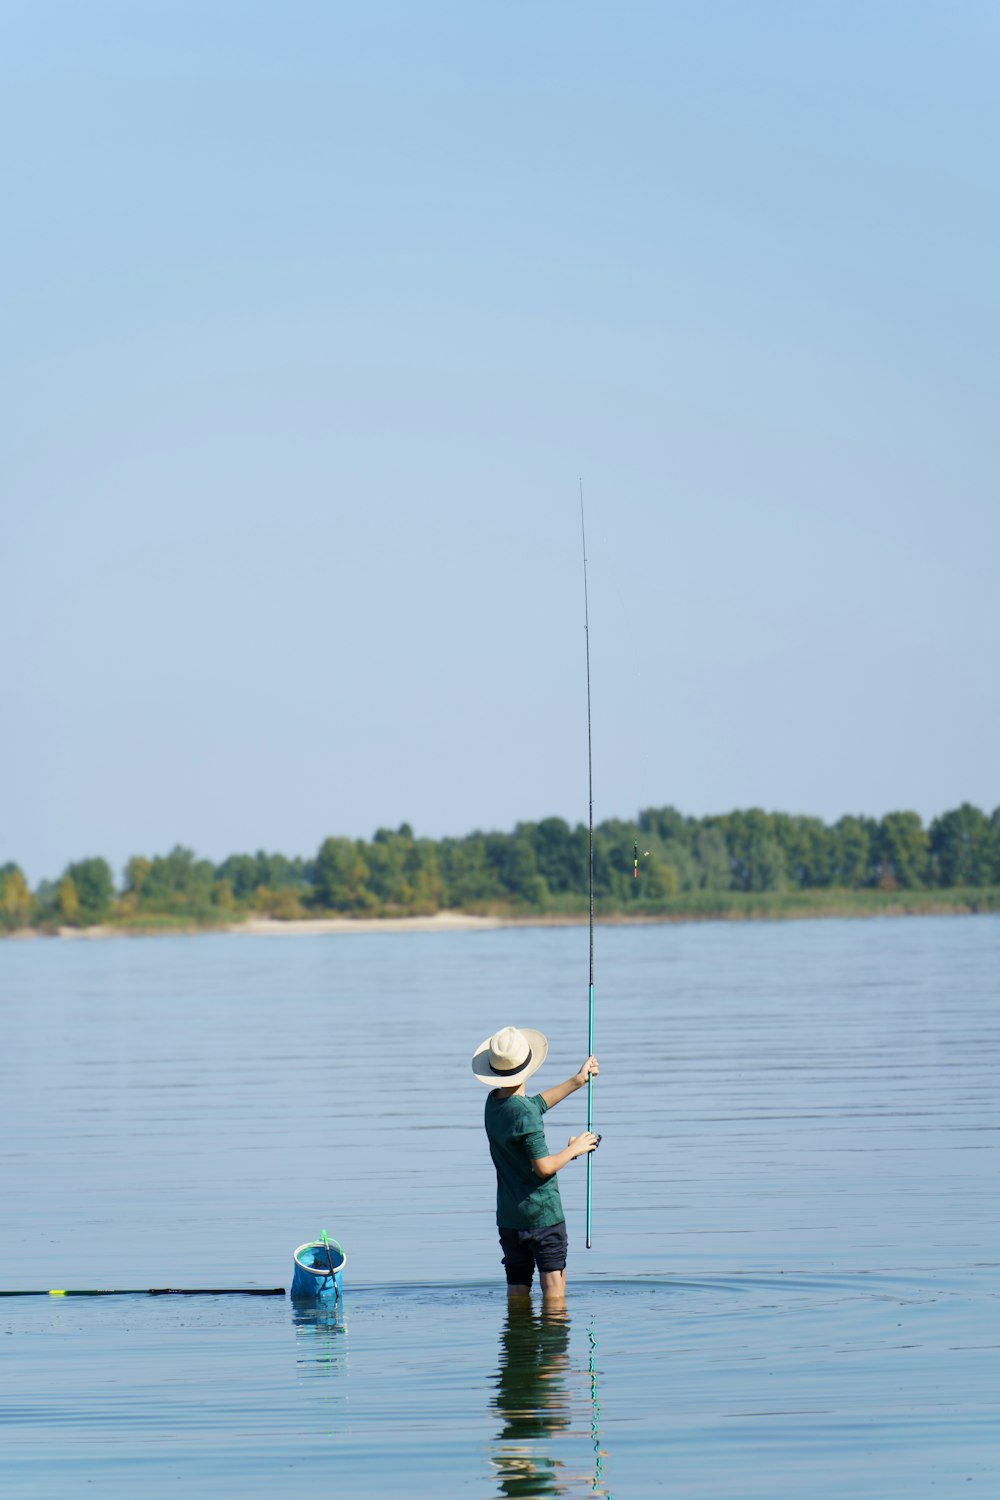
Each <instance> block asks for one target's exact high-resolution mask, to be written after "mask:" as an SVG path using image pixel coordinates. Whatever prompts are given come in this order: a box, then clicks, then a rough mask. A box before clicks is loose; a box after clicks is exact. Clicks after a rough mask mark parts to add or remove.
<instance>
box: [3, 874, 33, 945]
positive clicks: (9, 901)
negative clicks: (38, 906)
mask: <svg viewBox="0 0 1000 1500" xmlns="http://www.w3.org/2000/svg"><path fill="white" fill-rule="evenodd" d="M30 920H31V892H30V891H29V889H28V882H27V881H26V880H25V878H24V874H23V873H22V871H21V869H20V868H19V867H18V866H17V865H14V864H7V865H2V866H0V929H3V930H4V931H6V932H16V931H17V929H18V928H21V927H27V925H28V923H29V922H30Z"/></svg>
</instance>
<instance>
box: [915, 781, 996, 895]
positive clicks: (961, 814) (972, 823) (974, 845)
mask: <svg viewBox="0 0 1000 1500" xmlns="http://www.w3.org/2000/svg"><path fill="white" fill-rule="evenodd" d="M928 835H929V839H930V854H931V869H932V872H933V880H934V884H935V885H944V886H953V885H974V886H978V885H988V884H989V879H990V850H989V843H990V820H989V818H987V816H986V814H985V813H982V812H980V811H979V808H978V807H973V806H972V804H971V803H970V802H963V803H962V805H961V807H958V808H956V809H955V810H954V811H953V812H946V813H943V814H942V815H941V817H940V818H935V819H934V821H933V822H932V823H931V826H930V828H929V830H928Z"/></svg>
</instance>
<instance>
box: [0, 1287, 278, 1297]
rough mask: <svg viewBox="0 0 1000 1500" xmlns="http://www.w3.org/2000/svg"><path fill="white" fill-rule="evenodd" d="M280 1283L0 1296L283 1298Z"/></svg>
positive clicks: (1, 1292)
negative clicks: (278, 1284)
mask: <svg viewBox="0 0 1000 1500" xmlns="http://www.w3.org/2000/svg"><path fill="white" fill-rule="evenodd" d="M284 1295H285V1288H284V1287H283V1286H140V1287H111V1288H108V1289H104V1288H102V1289H101V1290H99V1291H93V1290H89V1289H88V1290H85V1291H80V1290H77V1289H76V1288H74V1289H72V1290H67V1289H63V1288H59V1289H52V1290H49V1291H44V1292H43V1291H37V1292H34V1291H32V1292H4V1291H0V1297H283V1296H284Z"/></svg>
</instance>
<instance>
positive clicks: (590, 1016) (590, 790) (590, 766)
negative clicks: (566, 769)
mask: <svg viewBox="0 0 1000 1500" xmlns="http://www.w3.org/2000/svg"><path fill="white" fill-rule="evenodd" d="M580 539H581V541H582V543H583V631H584V638H585V640H586V643H587V795H588V798H589V813H590V817H589V845H588V849H589V853H588V893H589V905H590V979H589V984H588V988H587V1056H588V1057H592V1056H593V1053H594V757H593V753H592V750H591V738H590V604H589V600H588V598H587V528H586V525H585V524H584V519H583V480H582V479H581V480H580ZM587 1130H588V1132H589V1133H590V1134H593V1130H594V1075H593V1074H592V1073H588V1075H587ZM593 1181H594V1153H593V1151H588V1152H587V1249H588V1250H589V1249H590V1248H591V1238H590V1226H591V1208H592V1204H593Z"/></svg>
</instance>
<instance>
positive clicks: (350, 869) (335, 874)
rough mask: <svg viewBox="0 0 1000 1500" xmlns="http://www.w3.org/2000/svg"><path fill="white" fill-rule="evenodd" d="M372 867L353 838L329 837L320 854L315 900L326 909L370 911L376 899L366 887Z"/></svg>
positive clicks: (318, 857) (314, 886)
mask: <svg viewBox="0 0 1000 1500" xmlns="http://www.w3.org/2000/svg"><path fill="white" fill-rule="evenodd" d="M367 876H368V866H367V865H366V864H365V861H364V859H363V857H362V854H361V849H360V847H359V845H358V844H357V843H355V842H353V841H352V840H351V839H345V838H328V839H324V841H323V843H322V844H321V845H320V850H319V853H318V854H317V856H316V871H315V876H314V880H313V899H314V901H315V904H316V905H317V906H318V907H320V908H321V909H323V910H325V911H366V910H370V909H371V908H372V906H374V905H375V898H374V897H373V895H372V893H371V891H369V890H368V888H367V886H366V883H365V882H366V879H367Z"/></svg>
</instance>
